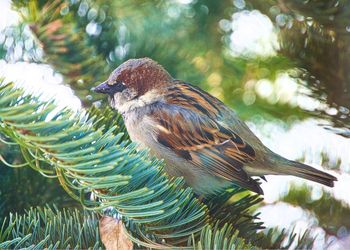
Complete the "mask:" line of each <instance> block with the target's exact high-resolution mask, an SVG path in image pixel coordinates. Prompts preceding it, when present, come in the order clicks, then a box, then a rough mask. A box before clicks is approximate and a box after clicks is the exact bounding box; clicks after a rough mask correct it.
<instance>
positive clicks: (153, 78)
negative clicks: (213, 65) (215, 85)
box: [94, 58, 337, 197]
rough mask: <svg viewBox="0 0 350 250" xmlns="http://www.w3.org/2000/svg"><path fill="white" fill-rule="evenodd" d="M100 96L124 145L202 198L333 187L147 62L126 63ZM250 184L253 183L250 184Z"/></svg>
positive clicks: (217, 102) (198, 91)
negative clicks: (269, 183) (121, 128)
mask: <svg viewBox="0 0 350 250" xmlns="http://www.w3.org/2000/svg"><path fill="white" fill-rule="evenodd" d="M94 91H95V92H97V93H102V94H106V95H108V99H109V104H110V106H111V107H112V108H113V109H115V110H117V111H118V112H119V113H120V114H121V115H122V117H123V120H124V123H125V126H126V129H127V131H128V134H129V136H130V139H131V141H133V142H136V143H137V145H138V146H139V147H140V148H148V149H149V150H150V153H151V154H152V155H154V156H156V157H157V158H159V159H163V160H164V161H165V167H164V168H165V171H166V173H167V174H168V175H169V176H174V177H183V178H184V180H185V183H186V185H187V186H190V187H191V188H192V189H193V191H194V192H195V193H196V194H197V195H200V196H202V197H211V196H213V195H217V194H219V193H220V192H223V190H225V189H227V188H230V187H233V186H236V187H237V186H239V187H241V188H244V189H247V190H250V191H252V192H255V193H257V194H261V195H262V194H263V190H262V188H261V187H260V184H261V183H260V181H259V180H260V179H258V178H259V177H260V178H263V179H265V178H264V176H265V175H292V176H297V177H301V178H304V179H307V180H311V181H314V182H318V183H321V184H323V185H326V186H329V187H333V186H334V181H336V180H337V178H336V177H334V176H332V175H330V174H328V173H325V172H323V171H320V170H317V169H315V168H313V167H311V166H308V165H306V164H303V163H299V162H296V161H292V160H288V159H286V158H284V157H282V156H280V155H279V154H277V153H274V152H273V151H272V150H270V149H269V148H267V147H266V146H265V145H264V144H263V143H262V142H261V141H260V139H258V137H257V136H255V134H254V133H253V132H252V131H251V130H250V129H249V127H248V126H247V125H246V124H245V123H244V122H243V121H241V120H240V119H239V117H238V116H237V114H236V112H235V111H234V110H233V109H231V108H229V107H227V106H226V105H225V104H224V103H223V102H221V101H220V100H219V99H217V98H216V97H214V96H212V95H210V94H209V93H207V92H205V91H204V90H202V89H200V88H199V87H196V86H195V85H192V84H190V83H187V82H185V81H182V80H178V79H175V78H173V77H172V76H171V75H170V74H169V73H168V72H167V71H166V70H165V69H164V68H163V67H162V66H161V65H160V64H158V63H157V62H156V61H154V60H152V59H150V58H138V59H129V60H127V61H126V62H124V63H122V64H121V65H120V66H119V67H117V68H116V69H115V70H114V71H113V72H112V73H111V74H110V76H109V77H108V79H107V80H106V81H104V82H102V83H101V84H99V85H98V86H96V87H95V88H94ZM255 176H256V177H257V178H253V177H255Z"/></svg>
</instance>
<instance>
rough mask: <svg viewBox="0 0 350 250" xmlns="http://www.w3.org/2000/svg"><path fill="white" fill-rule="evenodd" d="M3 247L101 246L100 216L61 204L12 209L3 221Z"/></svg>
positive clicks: (0, 244) (0, 227) (0, 236)
mask: <svg viewBox="0 0 350 250" xmlns="http://www.w3.org/2000/svg"><path fill="white" fill-rule="evenodd" d="M0 248H1V249H23V248H26V249H44V248H45V249H73V248H74V249H101V248H102V243H101V241H100V239H99V231H98V218H97V215H96V214H94V213H91V212H86V211H85V212H81V211H79V210H77V209H63V210H62V211H60V210H58V209H57V207H55V206H54V207H53V208H51V207H48V206H47V207H45V208H40V207H36V208H30V209H29V210H27V211H25V213H24V214H18V213H15V214H13V213H11V214H10V215H9V216H8V217H6V218H5V219H4V221H3V222H0Z"/></svg>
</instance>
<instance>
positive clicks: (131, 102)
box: [111, 89, 162, 113]
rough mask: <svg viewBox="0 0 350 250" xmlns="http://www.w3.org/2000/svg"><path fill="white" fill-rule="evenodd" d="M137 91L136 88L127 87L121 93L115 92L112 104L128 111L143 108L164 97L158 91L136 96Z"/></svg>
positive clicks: (120, 109) (117, 108)
mask: <svg viewBox="0 0 350 250" xmlns="http://www.w3.org/2000/svg"><path fill="white" fill-rule="evenodd" d="M136 95H137V93H136V92H135V91H134V90H130V89H126V90H124V91H123V92H121V93H115V94H114V98H113V99H114V100H113V102H111V106H112V107H113V108H115V109H116V110H118V111H119V113H126V112H129V111H131V110H133V109H136V108H141V107H144V106H146V105H149V104H151V103H154V102H156V101H159V100H161V99H162V96H161V95H159V92H158V91H154V90H153V91H148V92H147V93H146V94H144V95H142V96H140V97H138V98H135V96H136Z"/></svg>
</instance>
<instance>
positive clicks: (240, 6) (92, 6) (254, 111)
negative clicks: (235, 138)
mask: <svg viewBox="0 0 350 250" xmlns="http://www.w3.org/2000/svg"><path fill="white" fill-rule="evenodd" d="M0 10H1V15H0V77H3V78H4V79H5V81H15V83H16V84H17V85H18V86H22V87H23V88H25V89H26V91H27V92H28V93H34V94H36V95H41V98H42V99H43V100H49V99H54V100H55V102H56V103H57V104H58V105H60V106H61V107H65V106H69V107H70V108H71V109H74V110H77V111H78V110H81V109H84V108H85V107H89V106H91V105H95V106H97V107H101V106H105V105H107V103H106V101H105V100H102V99H101V98H102V96H98V95H94V94H92V93H91V91H90V89H91V88H92V87H93V86H95V85H96V84H97V83H98V82H101V81H103V80H105V79H106V78H107V77H108V75H109V73H110V72H111V71H112V70H113V69H114V68H115V67H117V66H118V65H119V64H120V63H122V62H124V61H125V60H127V59H129V58H138V57H145V56H147V57H150V58H152V59H154V60H156V61H158V62H159V63H160V64H162V65H163V66H164V67H165V68H166V69H167V70H168V71H169V72H170V73H171V74H172V75H173V76H174V77H175V78H177V79H182V80H185V81H187V82H190V83H192V84H195V85H198V86H200V87H201V88H203V89H205V90H206V91H208V92H209V93H211V94H212V95H214V96H216V97H217V98H219V99H220V100H222V101H223V102H224V103H226V104H227V105H229V106H230V107H232V108H233V109H235V110H236V111H237V113H238V114H239V116H240V117H241V118H242V119H244V120H245V121H246V122H247V123H248V125H249V127H250V128H251V129H252V130H253V131H254V132H255V133H256V134H257V136H258V137H259V138H260V139H261V140H262V141H263V142H264V143H265V144H266V145H267V146H268V147H270V148H271V149H272V150H273V151H275V152H277V153H279V154H281V155H283V156H285V157H287V158H289V159H294V160H299V161H302V162H305V163H307V164H310V165H312V166H314V167H316V168H318V169H322V170H324V171H327V172H329V173H331V174H332V175H335V176H336V177H337V178H338V182H336V184H335V187H334V188H327V187H323V186H321V185H319V184H315V183H312V182H307V181H304V180H301V179H298V178H295V177H283V176H278V177H276V176H267V177H266V178H267V182H265V183H263V185H262V188H263V189H264V192H265V195H264V201H263V202H261V203H260V204H259V206H258V207H257V208H256V211H258V212H260V213H261V214H260V216H259V217H260V219H261V221H263V222H264V224H265V226H266V227H267V228H275V227H277V228H280V229H283V228H287V229H288V230H290V231H291V230H293V229H294V230H295V231H296V232H300V233H302V232H304V231H305V230H306V229H311V233H312V235H313V236H314V237H316V240H315V244H314V248H315V249H322V248H325V247H329V248H330V249H344V247H345V246H348V247H349V246H350V231H349V230H350V207H349V206H350V195H349V190H350V175H349V172H350V115H349V110H350V95H349V90H350V73H349V72H350V68H349V67H350V2H349V1H345V0H343V1H342V0H337V1H335V0H324V1H319V0H308V1H305V0H295V1H287V0H276V1H274V0H270V1H258V0H246V1H245V0H233V1H232V0H222V1H220V2H219V1H210V0H169V1H161V0H157V1H141V0H120V1H116V0H115V1H114V0H107V1H100V0H95V1H93V0H69V1H58V0H56V1H50V2H47V3H46V1H29V2H28V1H9V0H0ZM2 147H3V146H2V144H1V142H0V150H1V148H2ZM1 155H2V157H3V158H5V159H12V161H13V162H16V158H17V157H18V156H17V155H18V154H16V152H15V151H14V150H2V151H1ZM18 161H20V159H18ZM13 183H17V185H10V184H13ZM43 187H45V188H43ZM39 192H40V197H38V196H37V195H33V194H37V193H39ZM48 202H55V203H59V204H61V205H62V206H64V205H67V204H70V203H72V201H71V200H70V198H68V196H67V195H66V194H65V192H64V191H63V190H61V189H60V187H59V186H58V184H57V183H56V182H55V181H54V180H48V179H45V178H43V177H41V176H40V175H39V174H37V173H35V172H34V171H31V170H30V169H21V170H16V169H11V168H7V167H5V166H4V164H3V163H0V218H2V217H4V216H6V215H7V214H8V213H9V212H10V211H12V212H14V211H22V210H23V209H24V208H27V207H29V206H36V205H42V204H45V203H48ZM73 205H74V204H73Z"/></svg>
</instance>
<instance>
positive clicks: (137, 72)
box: [108, 58, 173, 96]
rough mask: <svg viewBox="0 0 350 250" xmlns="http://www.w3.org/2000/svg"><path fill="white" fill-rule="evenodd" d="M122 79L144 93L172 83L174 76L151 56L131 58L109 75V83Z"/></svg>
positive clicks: (129, 86) (140, 92)
mask: <svg viewBox="0 0 350 250" xmlns="http://www.w3.org/2000/svg"><path fill="white" fill-rule="evenodd" d="M117 81H122V82H124V83H125V85H126V86H127V87H128V88H133V89H134V90H136V91H137V93H138V95H139V96H140V95H143V94H145V93H146V92H147V91H149V90H152V89H154V88H160V87H162V86H166V85H169V84H171V82H172V81H173V78H172V77H171V76H170V74H169V73H168V72H167V71H166V70H165V69H164V68H163V67H162V66H161V65H159V64H158V63H157V62H155V61H153V60H152V59H150V58H140V59H130V60H128V61H126V62H124V63H123V64H121V65H120V66H119V67H118V68H116V69H115V70H114V71H113V73H112V74H111V76H110V77H109V80H108V82H109V84H114V83H115V82H117Z"/></svg>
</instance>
